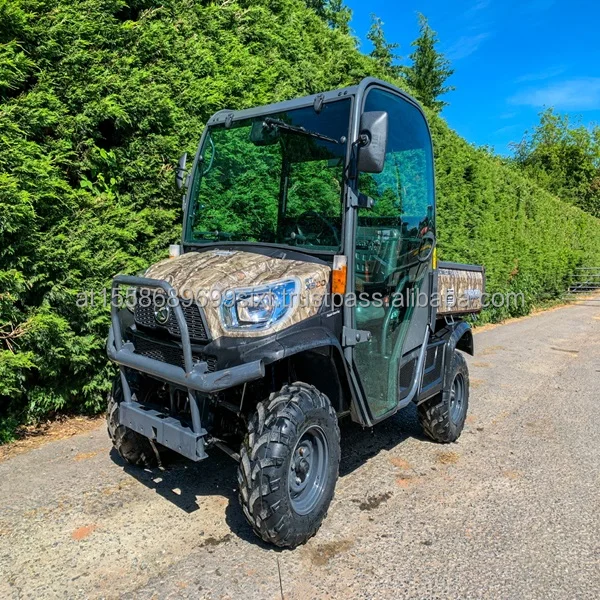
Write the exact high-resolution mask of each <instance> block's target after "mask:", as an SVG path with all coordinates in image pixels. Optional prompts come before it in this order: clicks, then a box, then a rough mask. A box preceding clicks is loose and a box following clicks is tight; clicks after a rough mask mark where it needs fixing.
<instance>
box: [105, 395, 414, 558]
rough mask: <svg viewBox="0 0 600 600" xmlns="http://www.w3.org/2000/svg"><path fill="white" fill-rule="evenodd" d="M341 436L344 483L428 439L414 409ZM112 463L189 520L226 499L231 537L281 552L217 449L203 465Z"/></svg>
mask: <svg viewBox="0 0 600 600" xmlns="http://www.w3.org/2000/svg"><path fill="white" fill-rule="evenodd" d="M340 431H341V437H342V457H341V462H340V477H346V476H347V475H349V474H351V473H353V472H354V471H356V470H357V469H359V468H360V467H361V466H362V465H363V464H364V463H365V462H366V461H367V460H369V459H371V458H373V457H374V456H376V455H377V454H379V452H381V451H382V450H391V449H392V448H394V447H396V446H398V445H400V444H402V443H403V442H404V441H405V440H407V439H408V438H411V437H412V438H414V437H416V438H418V439H425V438H423V436H422V434H421V429H420V427H419V424H418V421H417V417H416V408H415V407H414V405H410V406H408V407H407V408H405V409H404V410H402V411H400V412H399V413H398V414H396V415H394V416H393V417H390V418H389V419H386V420H385V421H383V422H382V423H380V424H378V425H376V426H375V427H374V428H373V429H372V430H371V429H363V428H362V427H360V426H359V425H357V424H356V423H352V422H351V421H350V420H349V419H348V420H344V421H342V422H341V423H340ZM111 458H112V460H113V462H114V463H116V464H117V465H119V466H120V467H121V468H122V469H123V470H124V471H125V472H126V473H127V474H128V475H130V476H131V477H133V478H134V479H136V480H137V481H139V482H140V483H142V484H143V485H145V486H146V487H148V488H149V489H151V490H153V491H155V492H156V493H157V494H158V495H159V496H161V497H163V498H164V499H165V500H167V501H169V502H171V503H172V504H174V505H175V506H177V507H178V508H180V509H181V510H183V511H185V512H186V513H188V514H192V513H194V512H195V511H197V510H198V509H199V508H200V504H199V501H198V499H199V498H203V497H208V496H221V497H223V498H226V499H227V501H228V503H227V508H226V509H225V521H226V523H227V525H228V526H229V528H230V530H231V532H232V533H233V534H234V535H236V536H237V537H239V538H240V539H242V540H245V541H247V542H250V543H252V544H256V545H258V546H259V547H261V548H264V549H267V550H274V549H276V548H274V547H273V546H271V545H267V544H265V543H264V542H262V540H260V539H259V538H258V537H257V536H256V535H255V534H254V531H253V530H252V528H251V527H250V525H249V524H248V523H247V521H246V519H245V517H244V515H243V513H242V509H241V507H240V505H239V503H238V499H237V463H236V462H235V461H234V460H232V459H231V458H230V457H229V456H227V455H226V454H224V453H222V452H221V451H219V450H217V449H214V450H213V451H212V452H211V454H210V457H209V458H208V459H207V460H205V461H201V462H199V463H193V462H191V461H188V460H187V459H185V458H183V457H179V456H178V455H176V454H174V453H171V452H169V453H168V455H167V456H165V461H164V466H163V468H158V467H157V468H154V469H142V468H140V467H135V466H133V465H130V464H128V463H126V462H125V461H124V460H123V459H122V458H121V457H120V456H119V454H118V453H117V452H116V451H115V450H114V449H113V450H112V452H111Z"/></svg>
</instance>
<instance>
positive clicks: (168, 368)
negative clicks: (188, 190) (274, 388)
mask: <svg viewBox="0 0 600 600" xmlns="http://www.w3.org/2000/svg"><path fill="white" fill-rule="evenodd" d="M121 286H127V287H138V288H150V289H160V290H162V291H163V292H164V293H165V294H166V297H167V298H168V299H171V303H170V308H171V310H172V311H174V314H175V318H176V319H177V324H178V325H179V331H180V332H181V345H182V350H183V362H184V368H181V367H178V366H176V365H172V364H169V363H165V362H161V361H159V360H156V359H153V358H150V357H148V356H143V355H140V354H136V352H135V346H134V344H133V342H131V341H124V340H123V333H122V326H121V319H120V317H119V302H118V299H119V290H120V288H121ZM173 300H174V301H173ZM106 350H107V353H108V357H109V358H110V359H111V360H112V361H113V362H115V363H117V364H118V365H119V366H120V369H121V381H122V384H123V402H122V403H121V405H120V406H119V422H120V423H121V425H125V426H126V427H129V428H130V429H133V430H134V431H137V432H138V433H140V434H142V435H145V436H146V437H148V438H149V439H151V440H155V441H156V442H158V443H159V444H162V445H163V446H166V447H167V448H170V449H171V450H174V451H175V452H178V453H179V454H182V455H183V456H185V457H187V458H189V459H191V460H193V461H199V460H202V459H203V458H206V452H205V450H204V438H205V436H206V433H207V432H206V430H205V429H204V428H203V427H202V423H201V420H200V410H199V407H198V399H197V397H196V392H201V393H203V394H211V393H214V392H219V391H222V390H225V389H228V388H231V387H234V386H236V385H240V384H243V383H246V382H248V381H253V380H255V379H260V378H261V377H263V376H264V374H265V367H264V363H263V361H262V360H256V361H253V362H250V363H247V364H244V365H239V366H235V367H232V368H229V369H222V370H221V371H214V372H209V371H208V364H207V363H206V362H204V361H200V362H194V361H193V358H192V346H191V342H190V336H189V333H188V326H187V323H186V320H185V316H184V313H183V309H182V307H181V304H180V303H179V302H178V301H177V295H176V293H175V290H174V288H173V287H172V286H171V285H169V284H168V283H167V282H166V281H160V280H158V279H148V278H146V277H131V276H127V275H118V276H117V277H115V278H114V279H113V285H112V296H111V327H110V330H109V334H108V343H107V345H106ZM126 368H129V369H133V370H135V371H140V372H141V373H146V374H147V375H150V376H152V377H155V378H157V379H160V380H162V381H167V382H169V383H172V384H174V385H176V386H178V387H181V388H184V389H186V390H187V393H188V399H189V404H190V412H191V416H192V427H191V429H190V428H189V427H187V426H186V425H184V424H183V423H181V421H179V419H176V418H174V417H172V416H170V415H169V414H168V413H161V412H159V411H157V410H154V409H151V408H149V407H146V406H144V405H143V404H140V403H139V402H137V401H136V400H134V397H133V395H132V393H131V386H130V385H129V382H128V381H127V371H126Z"/></svg>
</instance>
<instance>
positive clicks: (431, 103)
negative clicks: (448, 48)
mask: <svg viewBox="0 0 600 600" xmlns="http://www.w3.org/2000/svg"><path fill="white" fill-rule="evenodd" d="M419 28H420V35H419V37H418V38H417V39H416V40H415V41H414V42H413V43H412V44H411V45H412V46H414V48H415V51H414V52H413V53H412V54H411V55H410V60H411V61H412V64H411V65H410V66H409V67H406V68H405V70H404V77H405V78H406V82H407V83H408V85H409V86H410V87H411V88H412V89H413V90H414V91H415V93H416V94H417V97H418V98H419V100H421V102H422V103H423V104H424V105H425V106H428V107H429V108H432V109H433V110H435V111H436V112H439V111H441V110H442V108H444V106H447V104H448V103H447V102H444V101H443V100H440V99H439V98H440V96H443V95H444V94H446V93H448V92H451V91H453V90H454V88H453V87H452V86H446V85H445V83H446V80H447V79H448V77H450V76H451V75H452V74H453V73H454V70H453V69H451V68H450V61H449V60H448V59H447V58H446V57H445V56H444V55H443V54H442V53H441V52H438V51H437V50H436V45H437V43H438V37H437V33H436V32H435V31H433V29H431V27H430V26H429V23H428V21H427V18H426V17H425V16H423V15H422V14H420V13H419Z"/></svg>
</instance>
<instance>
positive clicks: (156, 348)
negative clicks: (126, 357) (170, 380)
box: [133, 335, 217, 373]
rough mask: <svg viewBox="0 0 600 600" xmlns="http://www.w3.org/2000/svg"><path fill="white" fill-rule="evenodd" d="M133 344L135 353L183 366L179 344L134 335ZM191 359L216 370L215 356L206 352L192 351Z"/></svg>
mask: <svg viewBox="0 0 600 600" xmlns="http://www.w3.org/2000/svg"><path fill="white" fill-rule="evenodd" d="M133 345H134V346H135V353H136V354H141V355H142V356H147V357H148V358H153V359H154V360H159V361H160V362H164V363H168V364H170V365H175V366H176V367H181V368H182V369H184V368H185V364H184V360H183V350H181V348H179V346H174V345H173V344H165V343H163V342H159V341H156V340H152V339H148V338H145V337H141V336H137V335H136V336H135V337H134V339H133ZM192 359H193V361H194V362H202V361H205V362H206V363H207V365H208V371H209V372H210V373H213V372H214V371H216V370H217V358H216V356H210V355H206V354H198V353H193V354H192Z"/></svg>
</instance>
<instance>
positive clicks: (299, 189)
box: [185, 98, 350, 251]
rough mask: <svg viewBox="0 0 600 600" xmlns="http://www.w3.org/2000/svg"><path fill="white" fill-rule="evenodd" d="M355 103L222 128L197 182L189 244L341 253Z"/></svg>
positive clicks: (208, 145) (207, 147) (208, 142)
mask: <svg viewBox="0 0 600 600" xmlns="http://www.w3.org/2000/svg"><path fill="white" fill-rule="evenodd" d="M349 120H350V99H349V98H346V99H344V100H338V101H335V102H330V103H327V104H324V105H323V108H322V110H321V111H320V112H319V113H317V112H315V110H314V109H313V107H312V106H310V107H306V108H299V109H296V110H289V111H286V112H280V113H273V114H270V115H262V116H260V117H256V118H252V119H246V120H243V121H236V122H233V124H232V126H231V127H230V128H226V127H225V126H224V125H217V126H213V127H211V128H210V130H209V131H208V132H207V135H206V136H205V139H204V143H203V147H202V149H201V153H200V159H199V160H198V162H197V166H196V170H195V172H194V176H193V179H192V189H191V193H190V202H191V204H190V210H189V213H188V220H187V226H186V232H185V240H186V242H188V243H210V242H213V243H214V242H219V241H247V242H261V243H274V244H285V245H288V246H297V247H302V249H307V250H310V249H314V250H323V251H337V250H338V249H339V247H340V243H341V238H342V235H341V228H342V189H343V172H344V160H345V157H346V146H347V143H346V142H347V140H346V138H347V136H348V124H349Z"/></svg>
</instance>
